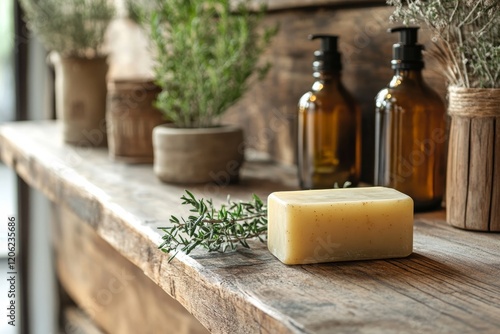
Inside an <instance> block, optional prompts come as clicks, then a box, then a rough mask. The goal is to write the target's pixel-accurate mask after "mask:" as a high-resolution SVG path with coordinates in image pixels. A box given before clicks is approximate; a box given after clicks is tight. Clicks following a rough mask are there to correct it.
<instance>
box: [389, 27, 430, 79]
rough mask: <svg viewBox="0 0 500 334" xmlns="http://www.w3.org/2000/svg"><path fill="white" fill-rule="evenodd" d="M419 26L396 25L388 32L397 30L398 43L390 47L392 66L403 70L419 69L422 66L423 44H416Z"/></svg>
mask: <svg viewBox="0 0 500 334" xmlns="http://www.w3.org/2000/svg"><path fill="white" fill-rule="evenodd" d="M418 29H419V27H396V28H391V29H389V30H388V32H391V33H394V32H399V33H400V37H399V43H397V44H394V45H393V47H392V61H391V64H392V68H393V69H403V70H420V69H422V68H424V62H423V60H422V50H423V49H424V46H423V45H422V44H417V33H418Z"/></svg>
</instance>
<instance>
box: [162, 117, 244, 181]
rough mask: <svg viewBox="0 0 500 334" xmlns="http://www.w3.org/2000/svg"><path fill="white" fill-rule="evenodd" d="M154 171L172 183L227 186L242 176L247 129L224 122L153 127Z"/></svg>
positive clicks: (163, 179)
mask: <svg viewBox="0 0 500 334" xmlns="http://www.w3.org/2000/svg"><path fill="white" fill-rule="evenodd" d="M153 147H154V171H155V174H156V175H157V176H158V178H159V179H160V180H162V181H164V182H169V183H208V182H215V183H217V184H218V185H227V184H229V183H232V182H235V181H237V180H238V179H239V170H240V167H241V165H242V163H243V157H244V141H243V130H242V129H240V128H238V127H235V126H231V125H224V126H220V127H213V128H199V129H196V128H193V129H191V128H176V127H175V126H174V125H172V124H164V125H160V126H157V127H155V128H154V130H153Z"/></svg>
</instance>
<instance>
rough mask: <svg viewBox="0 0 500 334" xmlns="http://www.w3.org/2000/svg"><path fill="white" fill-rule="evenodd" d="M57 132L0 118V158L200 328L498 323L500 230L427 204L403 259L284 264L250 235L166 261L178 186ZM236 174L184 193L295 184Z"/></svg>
mask: <svg viewBox="0 0 500 334" xmlns="http://www.w3.org/2000/svg"><path fill="white" fill-rule="evenodd" d="M59 133H60V129H59V128H58V125H57V124H56V123H53V122H42V123H39V122H28V123H19V124H11V125H3V126H1V127H0V154H1V158H2V160H3V161H4V162H5V163H7V164H8V165H9V166H11V167H14V168H15V169H16V171H17V172H18V173H19V174H20V175H21V176H22V177H23V178H24V179H25V180H26V181H27V182H28V183H29V184H30V185H31V186H33V187H35V188H38V189H40V190H42V191H43V192H44V193H45V194H46V195H47V196H49V198H52V199H53V201H55V202H56V203H57V204H58V205H59V206H61V208H63V207H64V209H63V210H68V209H69V211H72V212H73V213H72V215H74V216H75V217H78V220H81V222H85V224H86V225H84V226H85V227H84V229H85V230H87V231H92V233H95V235H97V236H99V237H100V238H102V239H103V240H104V241H105V242H106V243H107V244H109V245H110V246H111V247H112V248H114V249H115V250H116V252H118V253H119V254H121V256H123V257H124V258H126V259H127V260H128V261H130V262H132V263H134V264H135V265H136V266H137V267H138V268H139V269H138V270H140V271H142V272H144V273H145V274H146V275H147V276H149V277H150V278H151V280H152V281H153V282H154V283H156V284H157V285H158V286H159V287H161V288H162V289H163V290H164V291H165V292H166V293H167V294H169V295H170V296H172V297H173V298H174V299H176V300H177V301H179V302H180V304H181V305H183V306H184V307H185V308H186V309H187V310H188V311H189V312H190V313H192V314H193V315H194V316H195V317H196V318H197V319H198V320H199V321H200V322H201V323H202V324H203V325H204V326H205V327H206V328H207V329H208V330H209V331H210V332H213V333H256V332H262V333H333V332H338V333H353V332H367V333H368V332H369V333H401V332H405V333H478V332H481V333H497V332H498V331H500V281H499V280H498V273H499V272H500V261H499V258H498V254H499V253H500V234H495V233H481V232H474V233H473V232H469V231H464V230H460V229H455V228H453V227H451V226H448V225H447V224H446V222H445V217H444V212H442V211H438V212H433V213H428V214H420V215H417V216H416V221H415V229H414V253H413V254H412V255H411V256H410V257H409V258H406V259H398V260H381V261H363V262H346V263H331V264H318V265H301V266H286V265H284V264H282V263H281V262H279V261H278V260H277V259H275V258H274V257H273V256H272V255H271V254H270V253H269V252H268V251H267V248H266V246H265V245H263V244H260V243H258V242H254V243H252V246H253V248H252V249H250V250H249V249H239V250H237V251H235V252H232V253H227V254H218V253H213V254H208V253H206V252H205V251H203V250H196V251H195V252H194V253H193V254H192V256H185V255H183V254H179V255H178V257H177V258H176V259H175V260H174V261H173V262H172V263H170V264H168V263H167V255H165V254H163V253H162V252H160V251H158V249H157V245H158V243H159V241H160V234H159V233H158V231H157V229H156V227H157V226H160V225H165V224H166V223H167V220H168V217H169V215H170V214H174V213H175V214H181V213H182V212H184V211H183V210H184V209H183V208H181V207H179V200H178V198H179V196H180V195H181V193H182V192H183V189H184V188H183V187H182V186H172V185H167V184H161V183H160V182H159V181H158V180H157V179H156V178H155V176H154V174H153V171H152V170H151V167H150V166H127V165H123V164H117V163H113V162H111V161H110V160H109V159H108V157H107V153H106V151H105V150H104V149H92V150H89V151H85V152H80V151H78V149H77V148H74V147H71V146H66V145H63V144H62V143H61V138H60V135H59ZM77 157H80V158H81V159H80V160H79V159H78V158H77ZM242 172H243V173H242V182H241V184H239V185H228V186H225V187H215V186H211V185H209V186H198V187H194V188H193V189H191V190H193V191H194V192H195V193H196V194H198V195H202V196H210V197H214V198H215V199H216V200H217V201H218V202H219V201H224V199H225V197H226V195H227V194H231V195H232V196H233V198H235V199H239V198H244V199H247V198H249V196H250V194H251V193H253V192H255V193H258V194H259V195H261V196H266V195H267V194H269V193H270V192H272V191H277V190H287V189H297V184H296V179H295V176H294V174H295V173H294V170H293V169H289V168H287V167H279V166H276V165H270V164H267V163H265V162H251V163H247V164H246V165H245V167H244V170H243V171H242ZM47 180H50V181H47ZM61 225H64V224H61ZM82 231H83V229H82ZM68 238H69V237H68ZM64 239H66V237H64V238H62V239H61V240H60V241H59V242H60V243H65V242H68V241H67V240H64ZM84 239H87V240H88V238H83V240H84ZM83 240H82V241H83ZM97 240H99V239H97ZM86 247H87V248H88V246H86ZM82 256H83V255H82ZM81 261H84V260H83V258H82V260H81ZM101 262H102V263H103V264H104V263H106V262H109V263H106V264H107V265H110V266H113V265H116V264H115V263H111V262H113V260H102V261H101ZM73 267H76V265H75V266H73ZM96 268H99V267H97V264H96ZM97 273H99V270H98V269H94V272H93V273H92V274H95V275H97ZM88 275H90V273H88ZM67 284H71V282H69V283H67ZM135 288H140V287H136V285H131V286H130V289H135ZM138 307H141V306H138ZM102 312H107V310H106V309H103V310H102ZM117 317H118V316H117ZM116 319H117V320H116V321H118V320H119V319H122V318H116Z"/></svg>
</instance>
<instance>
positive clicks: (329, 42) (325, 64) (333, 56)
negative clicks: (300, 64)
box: [309, 35, 342, 73]
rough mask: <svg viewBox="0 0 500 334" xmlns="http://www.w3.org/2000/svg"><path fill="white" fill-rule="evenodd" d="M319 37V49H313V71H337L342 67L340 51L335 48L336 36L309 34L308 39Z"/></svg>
mask: <svg viewBox="0 0 500 334" xmlns="http://www.w3.org/2000/svg"><path fill="white" fill-rule="evenodd" d="M318 38H320V39H321V49H319V50H316V51H314V57H315V60H314V62H313V70H314V72H326V73H331V72H338V71H340V70H341V69H342V64H341V61H340V52H338V50H337V40H338V36H335V35H309V39H310V40H314V39H318Z"/></svg>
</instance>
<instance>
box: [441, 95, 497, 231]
mask: <svg viewBox="0 0 500 334" xmlns="http://www.w3.org/2000/svg"><path fill="white" fill-rule="evenodd" d="M448 98H449V107H448V113H449V115H450V116H451V128H450V138H449V148H448V167H447V168H448V172H447V180H446V219H447V221H448V223H449V224H450V225H453V226H455V227H458V228H462V229H466V230H476V231H487V232H500V89H493V88H491V89H479V88H477V89H476V88H461V87H449V88H448Z"/></svg>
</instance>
